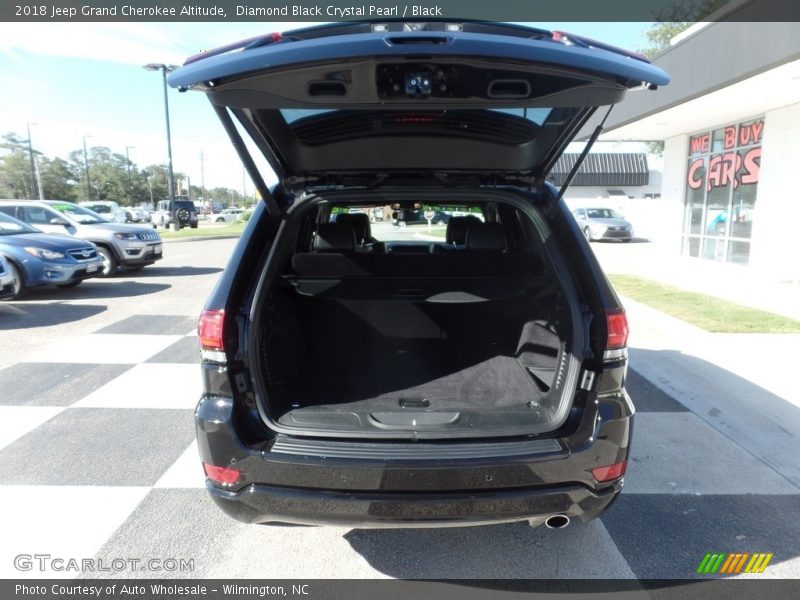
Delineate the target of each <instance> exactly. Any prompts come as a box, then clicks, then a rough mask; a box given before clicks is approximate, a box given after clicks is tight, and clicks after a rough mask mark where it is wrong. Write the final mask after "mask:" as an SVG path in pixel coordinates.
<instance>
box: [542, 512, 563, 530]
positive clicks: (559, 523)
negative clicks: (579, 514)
mask: <svg viewBox="0 0 800 600" xmlns="http://www.w3.org/2000/svg"><path fill="white" fill-rule="evenodd" d="M544 525H545V527H547V528H548V529H564V527H566V526H567V525H569V517H568V516H567V515H553V516H552V517H547V519H546V520H545V522H544Z"/></svg>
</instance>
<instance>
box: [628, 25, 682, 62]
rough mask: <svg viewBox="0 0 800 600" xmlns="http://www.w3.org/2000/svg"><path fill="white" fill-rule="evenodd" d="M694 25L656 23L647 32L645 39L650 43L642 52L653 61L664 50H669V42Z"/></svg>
mask: <svg viewBox="0 0 800 600" xmlns="http://www.w3.org/2000/svg"><path fill="white" fill-rule="evenodd" d="M692 25H694V23H692V22H691V21H678V22H672V23H656V24H655V25H652V26H651V27H650V29H649V30H648V31H646V32H645V34H644V35H645V37H646V38H647V41H648V42H649V43H650V45H649V46H647V48H644V49H643V50H641V52H642V54H644V55H645V56H647V58H649V59H651V60H652V59H653V58H655V57H656V56H658V55H659V54H661V53H662V52H663V51H664V50H666V49H667V48H669V41H670V40H671V39H672V38H674V37H675V36H676V35H678V34H679V33H682V32H684V31H686V30H687V29H688V28H689V27H691V26H692Z"/></svg>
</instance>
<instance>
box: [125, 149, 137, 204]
mask: <svg viewBox="0 0 800 600" xmlns="http://www.w3.org/2000/svg"><path fill="white" fill-rule="evenodd" d="M131 148H136V146H125V170H126V171H127V172H128V189H127V190H126V191H125V200H126V201H127V203H128V206H130V205H131V157H130V155H129V154H128V150H130V149H131Z"/></svg>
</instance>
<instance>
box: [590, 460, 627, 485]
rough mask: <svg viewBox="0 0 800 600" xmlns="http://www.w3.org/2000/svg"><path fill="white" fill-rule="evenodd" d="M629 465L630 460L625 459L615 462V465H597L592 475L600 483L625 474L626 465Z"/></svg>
mask: <svg viewBox="0 0 800 600" xmlns="http://www.w3.org/2000/svg"><path fill="white" fill-rule="evenodd" d="M627 466H628V461H627V460H623V461H622V462H618V463H614V464H613V465H606V466H604V467H595V468H594V469H592V476H593V477H594V478H595V480H597V482H598V483H603V482H604V481H612V480H614V479H619V478H620V477H622V476H623V475H625V467H627Z"/></svg>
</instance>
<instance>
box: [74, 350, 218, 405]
mask: <svg viewBox="0 0 800 600" xmlns="http://www.w3.org/2000/svg"><path fill="white" fill-rule="evenodd" d="M129 337H132V336H129ZM158 337H167V336H158ZM202 391H203V386H202V379H201V376H200V369H199V367H198V366H197V365H194V364H172V363H146V364H140V365H136V366H135V367H133V368H132V369H130V370H129V371H126V372H125V373H123V374H122V375H120V376H119V377H117V378H116V379H113V380H111V381H110V382H109V383H107V384H106V385H104V386H103V387H101V388H99V389H98V390H95V391H94V392H92V393H91V394H89V395H88V396H86V397H85V398H82V399H81V400H79V401H78V402H76V403H75V404H73V406H74V407H76V408H89V407H95V408H186V409H191V410H194V408H195V406H196V405H197V402H198V400H199V399H200V395H201V394H202Z"/></svg>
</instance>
